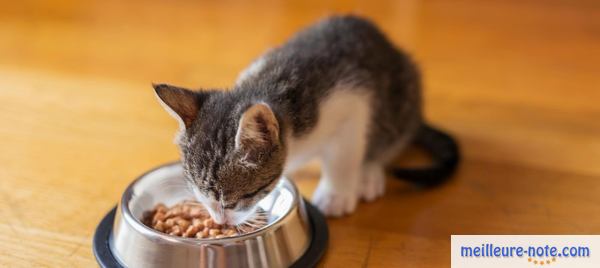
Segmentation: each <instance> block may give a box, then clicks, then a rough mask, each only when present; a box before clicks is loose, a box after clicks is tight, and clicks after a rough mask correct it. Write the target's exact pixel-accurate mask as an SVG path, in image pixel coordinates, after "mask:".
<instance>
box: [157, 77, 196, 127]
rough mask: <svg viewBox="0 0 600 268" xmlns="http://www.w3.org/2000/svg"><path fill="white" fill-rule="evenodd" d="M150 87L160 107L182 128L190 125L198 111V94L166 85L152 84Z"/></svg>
mask: <svg viewBox="0 0 600 268" xmlns="http://www.w3.org/2000/svg"><path fill="white" fill-rule="evenodd" d="M152 87H154V90H155V92H156V96H157V97H158V99H159V101H160V102H161V104H162V106H163V107H164V108H165V110H167V112H169V114H171V115H172V116H173V117H175V119H177V120H178V121H179V123H180V125H181V126H182V127H185V128H188V127H189V126H191V125H192V123H193V122H194V120H196V117H197V116H198V110H199V109H200V103H199V97H200V96H199V95H198V93H196V92H194V91H191V90H188V89H185V88H180V87H176V86H171V85H167V84H152Z"/></svg>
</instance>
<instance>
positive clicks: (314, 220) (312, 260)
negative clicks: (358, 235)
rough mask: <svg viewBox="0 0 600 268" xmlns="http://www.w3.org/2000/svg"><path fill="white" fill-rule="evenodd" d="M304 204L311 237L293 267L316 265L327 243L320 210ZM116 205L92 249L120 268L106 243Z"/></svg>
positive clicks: (104, 263) (105, 267) (107, 265)
mask: <svg viewBox="0 0 600 268" xmlns="http://www.w3.org/2000/svg"><path fill="white" fill-rule="evenodd" d="M304 203H305V204H306V212H307V214H308V218H309V221H310V223H311V225H312V229H313V234H312V235H313V237H312V242H311V243H310V246H309V247H308V249H307V250H306V252H305V253H304V255H302V257H300V259H298V260H297V261H296V262H295V263H294V264H292V266H290V267H294V268H301V267H302V268H304V267H314V266H316V265H317V263H318V262H319V260H320V259H321V257H323V254H325V250H326V249H327V244H328V243H329V229H328V228H327V222H326V221H325V217H324V216H323V214H321V212H320V211H319V210H318V209H317V208H315V207H314V206H313V205H311V204H310V202H308V201H306V202H304ZM115 211H116V207H115V208H113V209H112V210H111V211H109V212H108V214H106V216H104V218H103V219H102V221H100V224H99V225H98V227H96V233H95V234H94V241H93V245H92V246H93V249H94V255H95V256H96V261H98V264H99V265H100V267H102V268H122V267H123V266H122V265H121V264H119V262H117V259H116V258H115V257H114V256H113V254H112V251H111V250H110V246H109V245H108V239H109V237H110V234H111V232H112V226H113V222H114V220H115Z"/></svg>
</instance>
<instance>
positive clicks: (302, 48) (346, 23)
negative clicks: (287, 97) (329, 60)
mask: <svg viewBox="0 0 600 268" xmlns="http://www.w3.org/2000/svg"><path fill="white" fill-rule="evenodd" d="M374 50H377V52H378V53H380V54H381V53H395V52H396V50H395V49H394V48H393V45H391V43H390V42H389V41H388V40H387V38H386V37H385V36H384V34H383V33H382V32H381V31H380V30H379V29H378V28H377V26H375V25H374V24H373V23H372V22H371V21H369V20H367V19H365V18H361V17H358V16H354V15H343V16H332V17H328V18H326V19H323V20H321V21H319V22H317V23H316V24H314V25H312V26H310V27H308V28H306V29H304V30H302V31H300V32H299V33H297V34H296V35H295V36H294V37H292V38H291V39H290V40H289V41H288V42H287V43H286V44H284V46H282V47H281V51H282V52H283V53H285V54H286V55H294V56H298V54H300V53H301V54H302V55H304V56H305V57H309V56H315V55H316V56H319V57H327V56H348V55H352V56H353V57H360V56H366V55H369V54H370V56H374V55H373V54H374V53H373V52H374ZM294 52H295V53H294Z"/></svg>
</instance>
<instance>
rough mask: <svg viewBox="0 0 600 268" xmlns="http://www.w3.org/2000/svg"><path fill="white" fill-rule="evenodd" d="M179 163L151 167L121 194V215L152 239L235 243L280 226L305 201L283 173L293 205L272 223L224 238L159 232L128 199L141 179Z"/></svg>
mask: <svg viewBox="0 0 600 268" xmlns="http://www.w3.org/2000/svg"><path fill="white" fill-rule="evenodd" d="M177 165H181V162H180V161H172V162H168V163H165V164H162V165H159V166H157V167H155V168H153V169H150V170H148V171H146V172H144V173H143V174H141V175H139V176H138V177H136V178H135V180H133V181H132V182H131V183H129V185H128V186H127V188H125V191H124V192H123V194H122V196H121V200H120V202H119V209H120V210H121V216H122V217H123V218H124V219H125V221H126V222H127V223H128V224H129V225H131V226H132V227H133V229H134V230H136V231H137V232H139V233H141V234H142V235H143V236H144V237H147V238H149V239H151V240H161V241H164V242H170V243H184V244H188V245H192V246H203V245H212V244H228V243H235V242H239V241H245V240H247V239H248V238H253V237H256V236H260V235H261V234H263V233H265V232H266V231H267V230H268V229H273V228H279V227H280V226H281V224H282V223H281V222H282V220H283V219H284V218H287V216H288V215H289V214H290V213H292V211H293V210H294V209H293V208H294V207H295V206H298V205H300V206H301V204H298V203H301V202H303V199H302V198H298V197H299V191H298V188H297V187H296V185H295V184H294V183H293V182H292V181H290V180H289V179H288V178H287V177H285V176H283V175H282V176H281V177H280V178H279V180H280V181H279V182H278V183H281V182H282V181H283V182H284V183H286V184H287V185H288V186H289V188H290V189H291V191H292V197H293V200H292V206H291V207H290V209H288V210H287V211H286V212H285V213H284V214H283V215H282V216H280V217H279V218H277V219H276V220H275V221H273V222H271V223H270V224H267V225H265V226H263V227H261V228H259V229H257V230H255V231H252V232H249V233H245V234H242V235H237V236H232V237H223V238H194V237H180V236H174V235H169V234H165V233H162V232H159V231H157V230H154V229H153V228H150V227H149V226H147V225H145V224H144V223H143V222H141V221H140V220H139V219H137V218H136V217H134V216H133V214H132V213H131V211H130V210H129V206H128V205H127V202H126V200H130V199H131V197H132V196H133V188H134V186H135V185H136V184H137V183H138V182H139V181H141V180H142V179H144V178H145V177H147V176H148V175H149V174H150V173H153V172H156V171H158V170H160V169H163V168H168V167H174V166H177Z"/></svg>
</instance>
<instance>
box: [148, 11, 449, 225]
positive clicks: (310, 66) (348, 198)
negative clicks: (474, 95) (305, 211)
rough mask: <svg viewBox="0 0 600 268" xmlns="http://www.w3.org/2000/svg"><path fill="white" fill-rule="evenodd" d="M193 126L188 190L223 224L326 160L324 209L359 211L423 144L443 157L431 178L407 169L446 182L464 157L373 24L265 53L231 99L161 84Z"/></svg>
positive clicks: (350, 20) (317, 29) (358, 21)
mask: <svg viewBox="0 0 600 268" xmlns="http://www.w3.org/2000/svg"><path fill="white" fill-rule="evenodd" d="M154 88H155V90H156V94H157V95H158V97H159V99H160V100H161V102H162V104H164V106H165V107H166V109H167V110H168V111H169V112H170V113H171V114H172V115H173V116H174V117H175V118H176V119H178V120H179V122H180V123H181V124H180V125H181V130H180V133H179V135H178V138H177V143H178V145H179V147H180V149H181V155H182V163H183V166H184V170H185V175H186V179H187V181H188V183H189V184H190V186H191V188H192V190H193V191H194V193H195V195H196V197H197V198H198V199H199V200H200V201H201V202H203V203H204V204H205V205H206V206H207V208H208V210H209V212H210V214H211V215H212V216H213V217H214V218H215V220H216V221H217V222H219V223H229V224H239V223H241V222H242V221H244V219H245V218H246V217H247V216H248V215H249V214H251V213H253V212H254V209H255V208H254V207H255V204H256V203H257V202H258V201H259V200H260V199H261V198H262V197H264V196H265V195H266V194H268V193H269V191H271V190H272V189H273V187H274V186H275V185H276V184H277V182H278V181H279V178H280V177H281V176H282V175H289V174H290V173H292V172H293V171H295V170H296V169H298V168H299V167H301V166H302V165H303V164H304V163H306V162H307V161H308V160H310V159H312V158H314V157H318V158H320V160H321V161H322V177H321V180H320V182H319V184H318V187H317V189H316V191H315V193H314V194H313V199H312V202H313V203H314V204H315V205H316V206H317V207H318V208H319V209H320V210H321V211H322V212H323V213H325V214H326V215H330V216H341V215H344V214H348V213H352V212H353V211H354V210H355V208H356V204H357V202H358V201H359V200H360V199H363V200H366V201H371V200H374V199H376V198H377V197H380V196H381V195H383V193H384V188H385V173H384V168H385V167H386V166H387V165H388V164H389V162H390V160H392V158H393V157H394V156H396V155H398V154H399V153H400V152H402V150H403V149H404V148H406V147H407V145H409V144H410V143H411V142H415V141H416V142H418V143H421V144H422V145H424V146H425V147H426V148H428V149H429V150H430V151H432V153H433V154H434V158H435V159H436V160H437V163H436V165H435V166H434V167H432V168H429V169H422V170H421V169H395V170H394V172H395V174H396V175H398V176H401V177H404V178H405V179H408V180H411V181H414V182H421V183H422V184H426V185H428V184H435V183H437V182H440V181H441V180H442V178H446V177H448V175H450V174H451V173H452V171H454V167H455V166H456V164H457V163H458V149H457V147H456V144H455V143H454V141H453V140H452V139H451V138H450V137H449V136H447V135H445V134H444V133H442V132H440V131H437V130H435V129H433V128H431V127H428V126H427V125H425V124H424V122H423V117H422V111H421V110H422V108H421V83H420V77H419V71H418V69H417V67H416V66H415V64H414V63H413V62H412V61H411V60H410V58H409V57H408V56H407V55H405V54H404V53H403V52H401V51H399V50H398V49H397V48H395V47H394V46H393V45H392V44H391V43H390V42H389V41H388V40H387V39H386V37H385V36H384V35H383V34H382V33H381V32H380V31H379V30H378V29H377V28H376V27H375V26H374V25H373V24H372V23H370V22H369V21H367V20H365V19H362V18H358V17H355V16H336V17H331V18H328V19H325V20H322V21H320V22H318V23H316V24H315V25H313V26H310V27H308V28H307V29H305V30H303V31H301V32H299V33H298V34H297V35H296V36H294V37H293V38H292V39H291V40H289V41H288V42H287V43H285V44H283V45H282V46H280V47H277V48H274V49H272V50H270V51H269V52H268V53H266V54H265V55H263V56H261V57H260V58H259V59H257V60H256V61H255V62H254V63H252V64H251V65H250V67H249V68H248V69H246V70H245V71H243V72H242V73H241V75H240V76H239V78H238V80H237V82H236V84H235V86H234V87H233V88H232V89H231V90H199V91H191V90H188V89H184V88H180V87H175V86H170V85H166V84H157V85H154Z"/></svg>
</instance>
